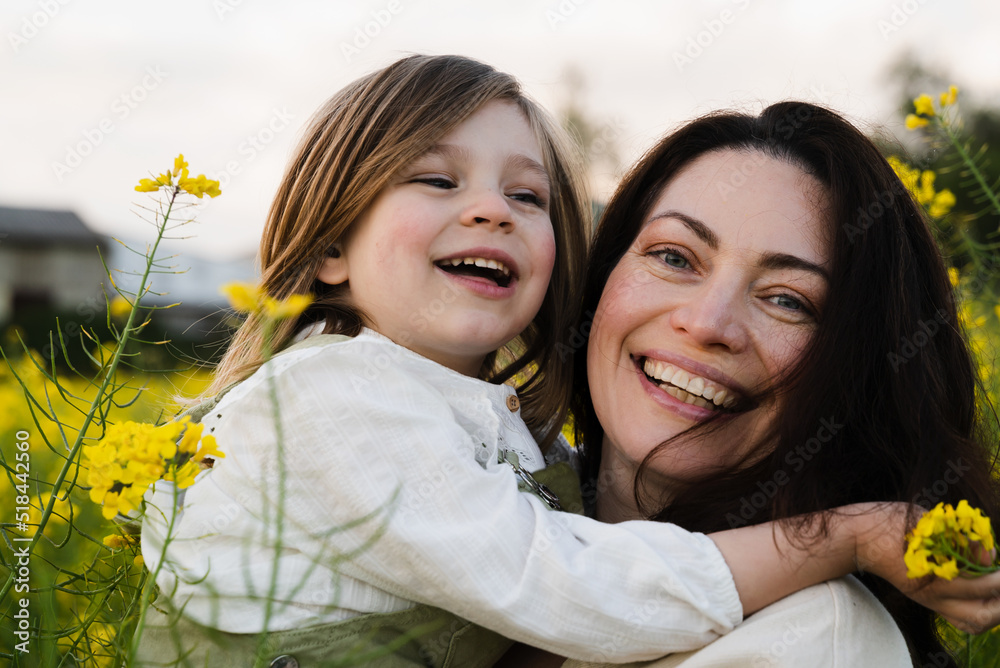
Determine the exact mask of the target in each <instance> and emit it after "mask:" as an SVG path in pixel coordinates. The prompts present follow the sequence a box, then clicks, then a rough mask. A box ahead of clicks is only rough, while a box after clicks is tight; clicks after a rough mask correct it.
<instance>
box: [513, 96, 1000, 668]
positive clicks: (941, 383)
mask: <svg viewBox="0 0 1000 668" xmlns="http://www.w3.org/2000/svg"><path fill="white" fill-rule="evenodd" d="M877 211H880V212H881V215H878V216H875V215H873V213H874V212H877ZM860 215H866V216H867V215H871V216H872V219H873V221H874V222H873V223H871V224H867V225H859V224H858V217H859V216H860ZM864 220H865V222H867V218H865V219H864ZM584 311H585V312H587V313H591V314H593V322H592V326H591V332H590V337H589V342H588V349H587V354H586V355H579V356H578V358H577V372H578V373H579V374H580V376H579V377H580V378H583V379H586V381H588V382H580V383H578V387H580V388H586V387H588V384H589V388H590V393H589V394H587V393H586V392H581V393H580V394H579V396H578V397H577V405H576V409H575V416H576V418H577V424H578V427H579V432H580V434H579V436H580V438H581V440H582V442H583V443H584V444H586V447H585V448H584V449H583V455H584V462H585V466H586V474H587V477H588V478H589V480H590V481H591V483H592V484H591V485H590V491H591V494H590V495H591V497H592V498H595V500H596V513H597V517H598V518H599V519H602V520H605V521H609V522H617V521H622V520H628V519H638V518H655V519H658V520H662V521H669V522H674V523H677V524H680V525H681V526H683V527H685V528H687V529H689V530H695V531H703V532H711V531H717V530H720V529H726V528H731V527H735V526H743V525H747V524H757V523H760V522H765V521H768V520H772V519H785V518H790V517H792V516H793V515H799V514H802V513H816V515H814V518H815V519H814V521H811V522H801V521H800V522H798V523H796V525H795V526H794V527H792V528H794V529H795V530H796V531H797V535H798V536H799V538H800V540H801V541H802V542H803V543H805V544H808V543H809V542H810V541H811V540H813V539H815V538H818V537H820V536H822V535H824V533H825V532H826V531H827V529H828V527H829V526H830V524H831V523H832V522H834V521H836V518H835V516H833V515H831V514H830V513H824V512H823V511H826V510H827V509H830V508H833V507H836V506H840V505H845V504H850V503H856V502H862V501H911V502H915V503H918V504H922V505H933V504H935V503H937V502H938V501H945V502H950V503H953V504H954V503H956V502H957V501H958V500H960V499H963V498H964V499H968V500H969V502H970V503H972V504H974V505H978V506H979V507H981V508H983V509H984V510H985V511H986V512H987V514H990V515H992V516H994V517H996V516H997V515H996V512H995V511H996V508H997V504H996V488H995V485H993V484H992V482H991V477H990V472H991V470H992V460H991V454H990V451H991V447H990V445H988V444H987V442H986V437H985V433H986V432H985V430H984V425H983V421H982V417H983V416H981V415H980V414H979V413H978V412H977V410H976V392H977V382H976V376H975V373H974V370H973V369H974V367H973V364H972V362H971V359H970V354H969V351H968V348H967V346H966V343H965V341H964V339H963V337H962V334H961V331H960V327H959V326H958V317H957V314H956V305H955V298H954V294H953V292H952V289H951V287H950V284H949V282H948V278H947V274H946V271H945V267H944V265H943V263H942V260H941V257H940V255H939V253H938V250H937V247H936V245H935V242H934V239H933V237H932V235H931V233H930V231H929V229H928V226H927V225H926V222H925V219H924V217H923V215H922V213H921V211H920V209H919V208H918V207H917V205H916V204H915V203H914V202H913V200H912V199H911V198H910V197H909V195H908V194H907V193H906V191H905V189H904V187H903V186H902V184H901V183H900V181H899V179H898V178H897V177H896V176H895V174H894V173H893V171H892V169H891V168H890V167H889V165H888V164H887V163H886V161H885V160H884V159H883V158H882V157H881V155H880V154H879V152H878V150H877V149H876V147H875V146H874V145H873V144H872V143H871V142H870V141H869V140H868V139H867V138H865V137H864V136H863V135H862V134H861V133H860V132H859V131H858V130H856V129H855V128H854V127H853V126H851V125H850V124H849V123H848V122H846V121H845V120H844V119H842V118H841V117H840V116H838V115H836V114H834V113H832V112H830V111H828V110H826V109H823V108H820V107H816V106H813V105H810V104H802V103H795V102H786V103H781V104H776V105H773V106H771V107H768V108H767V109H765V110H764V112H763V113H762V114H761V115H760V116H759V117H754V116H749V115H744V114H736V113H720V114H713V115H710V116H707V117H704V118H701V119H699V120H696V121H694V122H693V123H691V124H689V125H687V126H685V127H684V128H682V129H681V130H679V131H677V132H675V133H673V134H671V135H670V136H668V137H667V138H666V139H664V140H663V141H662V142H660V144H659V145H657V146H656V147H655V148H653V149H652V150H651V151H650V152H649V153H648V154H647V155H646V156H645V157H644V158H643V160H642V161H641V162H640V163H639V164H638V165H637V166H636V167H635V168H634V169H633V170H632V172H631V173H630V174H629V175H628V176H627V177H626V178H625V180H624V182H623V183H622V185H621V186H620V187H619V189H618V191H617V193H616V194H615V196H614V197H613V199H612V201H611V202H610V203H609V205H608V207H607V210H606V211H605V214H604V219H603V222H602V224H601V226H600V228H599V230H598V232H597V235H596V238H595V241H594V244H593V250H592V253H591V258H590V271H589V273H588V283H587V287H586V294H585V305H584ZM904 344H909V345H915V346H917V347H918V348H919V352H918V353H917V354H916V355H912V356H910V357H909V358H907V357H904V356H902V355H901V354H900V347H901V346H903V345H904ZM900 360H902V361H900ZM942 480H943V481H946V483H947V491H946V492H945V493H944V494H941V495H940V498H936V497H935V498H931V494H932V493H930V492H928V491H927V490H928V489H934V490H935V492H933V494H935V495H936V494H937V491H939V490H940V489H941V485H940V483H939V482H938V481H942ZM936 482H937V483H938V484H937V485H935V483H936ZM893 542H894V541H889V544H888V545H887V546H886V547H887V549H896V550H901V547H900V546H899V545H898V544H892V543H893ZM862 566H863V565H862ZM861 579H862V580H863V581H864V583H865V585H867V586H868V587H869V588H870V589H871V591H872V592H874V594H875V595H876V596H877V597H878V599H879V600H880V601H881V605H880V604H879V603H878V602H877V601H876V600H875V598H874V597H872V596H871V595H870V594H869V592H868V591H867V590H865V589H864V588H862V587H860V586H859V585H858V584H857V582H856V581H854V579H853V578H848V579H845V580H842V581H837V582H834V583H827V584H824V585H820V586H819V587H813V588H810V589H807V590H805V591H803V592H800V593H799V594H796V595H793V596H791V597H789V598H788V599H786V600H785V601H781V602H779V603H777V604H775V605H773V606H770V607H769V608H766V609H765V610H764V611H762V612H761V613H758V614H757V615H753V616H751V617H750V618H748V619H747V620H746V621H745V622H744V623H743V625H741V626H740V627H738V628H737V629H736V630H735V631H733V632H732V633H730V634H729V635H728V636H726V637H723V638H722V639H720V640H718V641H716V642H715V643H713V644H712V645H709V646H708V647H707V648H705V649H704V650H701V651H699V652H694V653H691V654H686V655H675V656H673V657H668V658H667V659H665V660H663V661H662V664H661V663H657V664H656V665H664V666H667V665H670V666H673V665H683V666H685V667H688V666H690V667H692V668H693V667H695V666H702V665H713V666H715V665H748V664H749V665H845V666H849V665H879V666H885V665H910V664H911V663H912V664H913V665H925V664H926V665H935V666H938V665H951V664H952V661H951V659H950V657H948V655H947V653H945V652H944V650H943V648H942V646H941V643H940V641H939V638H938V636H937V633H936V629H935V625H934V617H933V614H932V613H930V612H928V611H927V610H925V609H923V608H920V607H919V606H917V605H915V604H913V603H911V602H909V601H907V600H905V599H902V598H901V597H900V596H899V595H898V594H897V593H896V592H894V591H892V590H891V589H890V588H888V587H886V586H885V583H884V582H882V581H877V580H872V579H869V578H866V577H864V576H862V578H861ZM838 605H839V606H840V607H839V608H837V607H836V606H838ZM882 606H884V608H883V607H882ZM886 610H888V612H890V613H891V615H892V617H891V619H890V617H889V615H888V614H886ZM892 620H894V621H895V624H893V623H892ZM907 650H908V651H907ZM570 664H572V665H580V664H574V663H573V662H570V663H568V664H567V666H569V665H570ZM523 665H527V663H525V664H523Z"/></svg>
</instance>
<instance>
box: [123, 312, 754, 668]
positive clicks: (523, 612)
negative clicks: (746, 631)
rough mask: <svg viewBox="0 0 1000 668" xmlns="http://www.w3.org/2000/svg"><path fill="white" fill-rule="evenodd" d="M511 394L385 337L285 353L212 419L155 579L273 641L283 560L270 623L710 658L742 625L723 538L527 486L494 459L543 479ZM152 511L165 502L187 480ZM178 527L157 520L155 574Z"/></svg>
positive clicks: (198, 614) (601, 653)
mask: <svg viewBox="0 0 1000 668" xmlns="http://www.w3.org/2000/svg"><path fill="white" fill-rule="evenodd" d="M269 376H273V384H274V390H275V393H276V394H275V396H277V398H278V400H279V403H280V415H281V427H282V448H281V449H282V459H283V462H282V463H283V466H284V480H285V484H284V514H283V519H282V522H281V524H280V527H281V532H282V533H281V537H280V538H281V543H280V548H278V549H277V550H276V548H275V545H276V544H277V537H278V535H277V534H278V524H277V522H276V521H275V518H276V508H277V505H278V503H277V501H278V494H279V480H280V476H279V466H278V451H279V448H278V447H277V445H276V444H277V438H276V435H275V420H274V418H273V411H272V404H271V398H270V396H271V395H270V391H269V385H270V384H269V383H268V382H267V381H268V377H269ZM512 397H516V395H515V392H514V390H513V389H512V388H511V387H509V386H506V385H493V384H490V383H486V382H484V381H481V380H478V379H475V378H470V377H467V376H463V375H461V374H459V373H457V372H455V371H452V370H450V369H448V368H446V367H443V366H441V365H438V364H436V363H435V362H432V361H430V360H428V359H426V358H424V357H421V356H419V355H417V354H415V353H413V352H411V351H409V350H407V349H405V348H402V347H400V346H398V345H396V344H394V343H393V342H391V341H389V340H388V339H386V338H385V337H382V336H380V335H378V334H375V333H374V332H370V331H366V332H364V333H362V334H361V335H359V336H357V337H356V338H354V339H350V340H347V341H340V342H334V343H329V344H327V345H320V346H313V347H305V348H301V349H296V350H292V351H289V352H287V353H284V354H282V355H279V356H277V357H275V358H274V359H272V360H271V361H270V362H269V363H268V364H266V365H265V366H264V367H262V368H261V370H259V371H258V372H257V373H255V374H254V375H253V376H251V377H250V378H248V379H247V380H246V381H244V382H242V383H241V384H239V385H237V386H236V387H235V388H233V389H232V390H231V391H230V392H229V393H228V394H227V395H226V396H225V397H224V398H223V399H222V401H221V402H220V403H219V405H218V407H217V409H216V410H213V411H212V412H211V414H209V415H208V416H206V417H205V418H204V419H203V422H204V424H205V425H206V429H207V430H212V433H214V434H215V436H216V438H217V440H218V445H219V449H220V450H222V452H224V453H225V454H226V457H225V459H220V460H218V461H217V462H216V464H215V467H214V468H213V469H211V470H210V471H208V472H205V473H203V474H202V475H201V476H200V477H199V478H198V480H197V481H196V483H195V484H194V485H193V486H192V487H190V488H188V489H187V490H186V492H185V494H184V498H183V509H182V511H181V512H180V513H179V514H178V516H177V517H176V519H175V525H174V529H173V535H174V536H175V538H174V539H173V540H172V542H170V543H169V545H168V546H167V548H166V552H165V554H166V560H165V562H166V563H165V564H164V568H163V569H161V571H160V574H159V576H158V577H157V584H159V585H160V587H161V588H162V591H164V592H166V593H167V594H168V595H171V596H172V599H173V601H174V604H175V605H176V606H181V605H183V606H185V607H184V611H185V613H186V614H187V615H188V616H189V617H190V618H192V619H193V620H195V621H197V622H199V623H202V624H205V625H208V626H212V627H215V628H219V629H222V630H224V631H229V632H234V633H257V632H260V631H261V630H262V629H263V627H264V608H265V605H264V602H263V598H264V597H265V596H266V594H267V592H268V591H270V590H271V569H272V564H273V563H274V561H275V560H277V564H278V576H277V579H276V582H275V587H274V600H275V607H274V609H273V611H272V614H271V617H270V622H269V624H268V627H269V630H281V629H288V628H293V627H300V626H303V625H311V624H318V623H324V622H329V621H335V620H340V619H346V618H350V617H352V616H355V615H359V614H363V613H369V612H394V611H398V610H402V609H406V608H408V607H411V606H412V605H414V603H427V604H430V605H433V606H436V607H440V608H444V609H446V610H449V611H451V612H453V613H455V614H457V615H459V616H460V617H464V618H466V619H469V620H470V621H473V622H475V623H478V624H480V625H482V626H485V627H487V628H490V629H493V630H495V631H497V632H499V633H501V634H503V635H505V636H508V637H510V638H514V639H516V640H520V641H523V642H527V643H530V644H533V645H536V646H539V647H542V648H545V649H548V650H550V651H553V652H557V653H560V654H562V655H563V656H569V657H573V658H582V659H591V660H594V659H600V660H618V661H624V660H635V659H643V658H653V657H657V656H662V655H663V654H665V653H668V652H673V651H681V650H686V649H691V648H695V647H700V646H702V645H704V644H705V643H707V642H709V641H711V640H712V639H714V638H716V637H718V636H719V635H721V634H724V633H726V632H728V631H729V630H731V629H732V628H733V627H734V626H735V625H736V624H737V623H739V621H740V620H741V618H742V606H741V604H740V601H739V597H738V594H737V592H736V588H735V584H734V583H733V579H732V575H731V573H730V572H729V569H728V567H727V566H726V563H725V561H724V560H723V558H722V555H721V554H720V553H719V551H718V549H717V548H716V547H715V544H714V543H713V542H712V541H711V539H709V538H708V537H707V536H704V535H702V534H695V533H689V532H687V531H684V530H682V529H680V528H678V527H676V526H673V525H669V524H658V523H653V522H624V523H621V524H616V525H608V524H602V523H600V522H597V521H596V520H592V519H589V518H586V517H582V516H579V515H572V514H569V513H560V512H553V511H550V510H548V509H547V508H546V507H545V506H544V505H543V504H542V502H541V501H540V500H539V499H537V498H535V497H534V496H533V495H531V494H524V493H520V492H518V489H517V480H516V477H515V475H514V473H513V471H512V469H511V468H510V467H509V466H508V465H506V464H498V463H497V450H498V448H499V447H505V448H508V449H513V450H514V451H515V452H517V453H518V455H519V458H520V461H521V464H522V465H523V466H524V467H525V468H527V469H529V470H535V469H537V468H539V467H541V466H542V456H541V452H540V451H539V449H538V447H537V445H536V444H535V442H534V440H533V439H532V437H531V434H530V433H529V431H528V429H527V427H526V426H525V424H524V422H523V421H522V420H521V418H520V416H519V414H518V413H519V411H518V410H517V405H516V401H515V400H514V399H512ZM508 402H510V404H508ZM206 433H207V432H206ZM147 501H148V502H149V505H151V506H155V507H156V508H159V509H168V510H169V509H170V508H172V507H173V506H172V503H173V492H172V488H171V485H169V484H162V483H158V484H157V486H156V487H155V488H154V489H153V490H151V491H150V492H148V493H147ZM169 519H170V517H169V513H164V512H160V511H157V510H155V509H154V510H147V513H146V518H145V520H144V522H143V533H142V547H143V557H144V558H145V560H146V563H147V565H148V566H149V568H150V570H151V571H154V570H155V569H156V567H157V565H158V564H159V562H160V561H161V555H162V553H163V542H164V538H163V537H164V535H165V533H166V525H167V523H168V522H169ZM178 576H180V577H178Z"/></svg>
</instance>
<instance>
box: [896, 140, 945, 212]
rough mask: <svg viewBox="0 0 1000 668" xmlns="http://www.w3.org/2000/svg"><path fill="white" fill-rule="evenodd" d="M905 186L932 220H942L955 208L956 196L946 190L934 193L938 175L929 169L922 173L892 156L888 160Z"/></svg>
mask: <svg viewBox="0 0 1000 668" xmlns="http://www.w3.org/2000/svg"><path fill="white" fill-rule="evenodd" d="M886 161H887V162H888V163H889V166H890V167H892V169H893V171H894V172H896V176H898V177H899V180H900V181H902V183H903V186H904V187H905V188H906V189H907V190H909V191H910V193H911V194H912V195H913V199H915V200H916V201H917V203H918V204H920V205H921V206H922V207H924V209H925V210H926V211H927V214H928V215H929V216H931V217H932V218H942V217H944V216H945V215H946V214H947V213H948V212H949V211H951V209H952V207H953V206H955V195H953V194H952V192H951V191H950V190H948V189H947V188H945V189H944V190H941V191H939V192H935V191H934V180H935V177H936V175H935V174H934V172H932V171H931V170H929V169H926V170H924V171H923V172H921V171H920V170H919V169H917V168H916V167H910V166H909V165H907V164H906V163H905V162H903V161H902V160H900V159H899V158H897V157H896V156H894V155H892V156H889V157H888V158H887V160H886Z"/></svg>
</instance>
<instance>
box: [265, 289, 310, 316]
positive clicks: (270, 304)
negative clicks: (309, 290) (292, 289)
mask: <svg viewBox="0 0 1000 668" xmlns="http://www.w3.org/2000/svg"><path fill="white" fill-rule="evenodd" d="M312 300H313V298H312V295H290V296H289V297H288V298H287V299H282V300H281V301H278V300H277V299H274V298H273V297H267V298H266V299H265V300H264V311H265V313H267V316H268V317H269V318H272V319H274V320H284V319H285V318H297V317H299V315H301V314H302V312H303V311H305V310H306V309H307V308H308V307H309V305H310V304H312Z"/></svg>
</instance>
